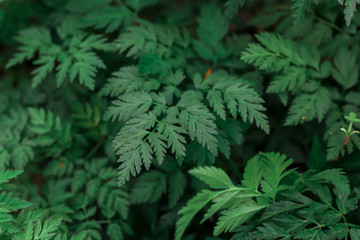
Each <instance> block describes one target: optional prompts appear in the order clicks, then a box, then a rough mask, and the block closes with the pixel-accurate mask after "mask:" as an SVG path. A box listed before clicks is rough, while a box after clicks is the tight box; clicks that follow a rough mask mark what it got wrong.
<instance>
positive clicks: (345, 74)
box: [332, 47, 359, 89]
mask: <svg viewBox="0 0 360 240" xmlns="http://www.w3.org/2000/svg"><path fill="white" fill-rule="evenodd" d="M334 65H335V68H333V72H332V75H333V77H334V79H335V80H336V82H337V83H339V84H340V85H341V86H342V87H343V88H344V89H349V88H351V87H353V86H355V85H356V84H357V83H358V76H359V70H358V68H357V62H356V55H355V54H354V52H353V51H351V50H348V49H347V48H346V47H342V48H340V49H339V50H338V52H337V54H336V56H335V58H334Z"/></svg>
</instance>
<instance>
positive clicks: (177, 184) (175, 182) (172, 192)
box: [168, 170, 186, 208]
mask: <svg viewBox="0 0 360 240" xmlns="http://www.w3.org/2000/svg"><path fill="white" fill-rule="evenodd" d="M185 187H186V177H185V175H184V174H183V173H182V172H181V171H180V170H177V171H176V172H175V173H174V174H172V175H171V176H170V178H169V190H168V192H169V207H170V208H173V207H175V205H176V203H177V202H178V201H179V199H180V198H181V196H182V195H184V192H185Z"/></svg>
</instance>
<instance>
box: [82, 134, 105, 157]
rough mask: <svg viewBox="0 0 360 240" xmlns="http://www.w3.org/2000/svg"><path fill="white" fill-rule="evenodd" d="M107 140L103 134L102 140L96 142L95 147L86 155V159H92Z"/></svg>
mask: <svg viewBox="0 0 360 240" xmlns="http://www.w3.org/2000/svg"><path fill="white" fill-rule="evenodd" d="M104 142H105V137H104V136H101V138H100V140H99V141H98V142H97V143H96V145H95V147H94V148H93V149H91V151H90V152H89V153H88V154H87V155H86V157H85V159H91V158H92V157H93V155H94V154H95V153H96V152H97V150H98V149H99V148H100V147H101V145H102V144H103V143H104Z"/></svg>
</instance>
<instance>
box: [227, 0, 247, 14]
mask: <svg viewBox="0 0 360 240" xmlns="http://www.w3.org/2000/svg"><path fill="white" fill-rule="evenodd" d="M244 3H245V0H227V1H226V3H225V16H227V17H228V18H233V17H234V16H235V14H236V13H237V12H238V10H239V8H240V7H242V6H243V5H244Z"/></svg>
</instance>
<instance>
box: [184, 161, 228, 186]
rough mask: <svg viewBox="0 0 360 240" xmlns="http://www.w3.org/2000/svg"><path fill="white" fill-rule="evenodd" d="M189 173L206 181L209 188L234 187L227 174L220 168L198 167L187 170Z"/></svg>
mask: <svg viewBox="0 0 360 240" xmlns="http://www.w3.org/2000/svg"><path fill="white" fill-rule="evenodd" d="M189 173H190V174H191V175H193V176H195V177H197V178H199V179H200V180H201V181H203V182H204V183H206V184H207V185H208V186H209V187H210V188H214V189H223V188H231V187H234V184H233V183H232V181H231V180H230V178H229V177H228V175H227V174H226V173H225V172H224V171H223V170H222V169H220V168H216V167H206V166H205V167H198V168H194V169H192V170H190V171H189Z"/></svg>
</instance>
